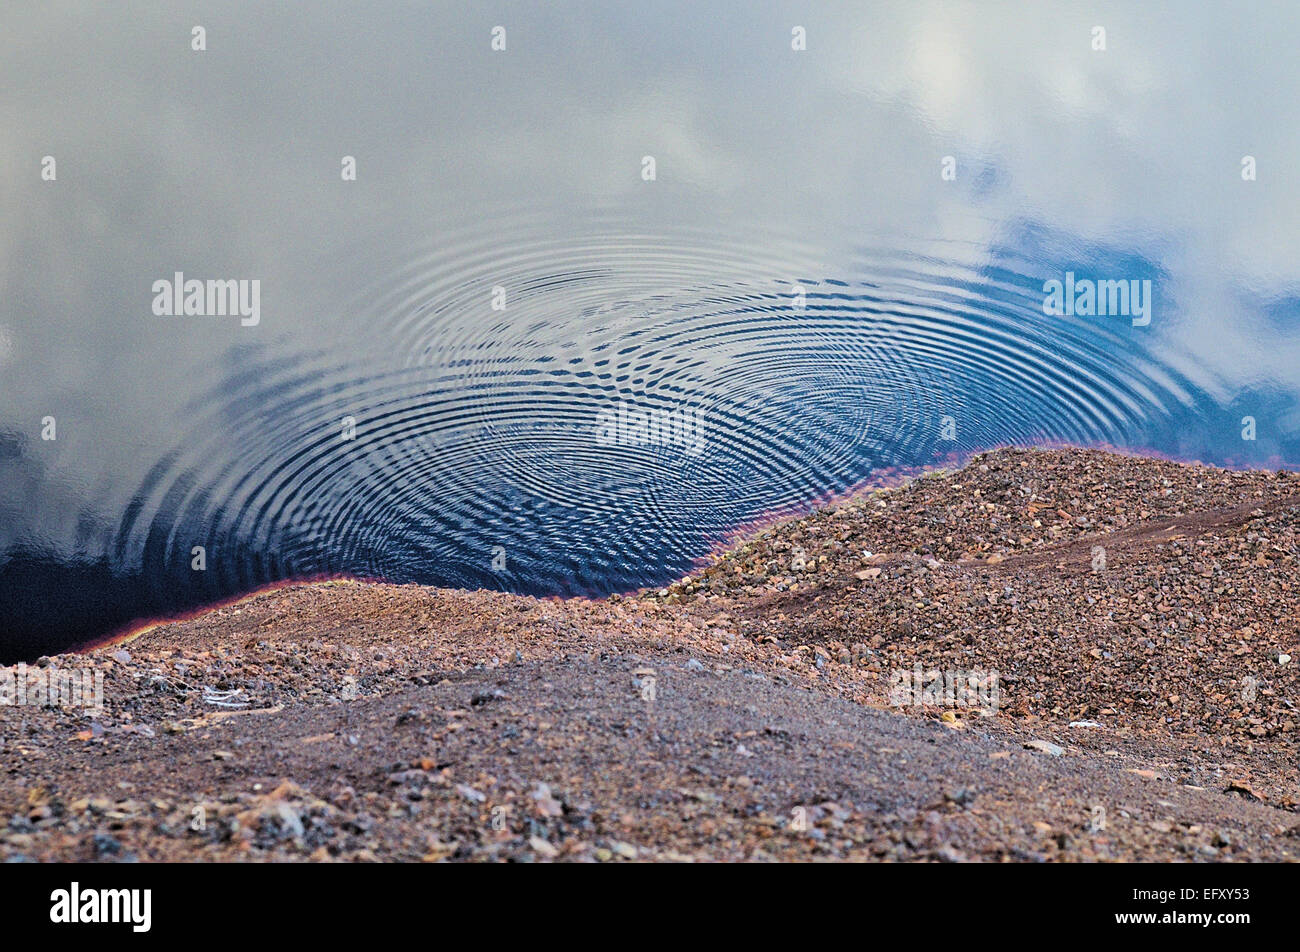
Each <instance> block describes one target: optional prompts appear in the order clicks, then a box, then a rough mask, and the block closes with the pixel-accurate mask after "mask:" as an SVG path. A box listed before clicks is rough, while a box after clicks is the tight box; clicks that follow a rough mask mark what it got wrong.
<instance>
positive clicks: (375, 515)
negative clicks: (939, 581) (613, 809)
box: [47, 216, 1205, 640]
mask: <svg viewBox="0 0 1300 952" xmlns="http://www.w3.org/2000/svg"><path fill="white" fill-rule="evenodd" d="M569 231H570V232H571V233H572V234H573V235H574V237H570V238H556V237H555V234H556V229H554V228H553V227H544V226H543V223H541V222H539V221H536V220H533V219H529V218H526V217H523V216H520V217H519V219H518V220H515V221H511V222H508V223H502V222H499V221H498V222H494V223H492V226H491V227H484V226H474V227H470V228H467V229H466V230H465V231H464V232H463V233H456V232H452V233H448V234H444V235H443V236H442V238H441V240H440V242H439V244H438V247H436V248H433V249H431V250H430V251H428V252H427V253H425V254H421V255H418V256H415V257H413V258H412V260H411V261H409V262H408V263H406V264H404V265H403V266H402V267H400V268H398V269H396V270H394V271H392V272H391V273H388V274H385V275H383V276H382V277H380V278H377V279H376V280H374V281H373V282H371V285H370V287H369V288H368V289H367V290H366V291H365V292H364V293H362V294H361V295H359V297H358V299H357V301H356V302H354V303H353V304H351V305H347V306H345V307H341V308H340V313H338V314H337V315H334V316H332V317H331V318H330V319H329V320H328V321H327V322H326V326H322V328H321V330H320V334H319V338H318V340H319V343H318V344H305V343H304V342H302V341H298V340H286V341H279V342H277V343H275V344H274V345H268V344H263V345H260V346H247V345H246V346H243V347H241V348H239V349H238V350H237V351H232V353H231V354H230V355H229V357H230V359H229V360H228V361H226V362H225V363H224V364H223V366H224V367H226V368H228V369H227V370H225V371H224V372H223V373H222V374H221V376H220V379H218V380H216V381H214V382H213V383H212V385H211V386H210V387H209V388H208V392H205V393H203V394H202V395H201V397H200V398H199V399H196V400H195V401H194V403H193V406H192V408H191V409H192V419H193V421H194V422H193V424H192V427H191V429H190V432H189V434H188V435H187V436H186V438H185V439H183V440H181V441H180V442H179V443H178V444H177V445H176V446H174V447H173V448H172V449H171V450H170V451H169V452H167V453H166V454H165V455H163V456H162V457H161V458H160V459H159V460H158V462H157V463H156V465H154V466H153V468H152V470H151V471H150V473H149V476H148V478H147V479H146V480H145V481H144V482H143V484H142V485H140V487H139V488H138V490H137V491H136V492H135V494H134V498H133V502H132V504H131V506H130V508H129V510H128V511H127V512H126V513H125V514H124V515H123V516H122V518H121V520H120V522H119V523H118V525H117V527H116V530H115V531H114V532H113V534H112V536H113V538H112V546H111V551H109V552H107V553H105V558H106V561H107V563H108V564H109V565H110V566H111V570H112V574H113V576H114V578H115V579H116V580H117V581H115V582H114V583H113V585H116V586H117V588H116V589H114V591H117V592H118V595H117V596H115V597H117V598H118V601H119V602H120V604H121V606H123V607H121V608H120V610H119V612H118V615H119V616H124V617H131V616H133V615H141V614H161V613H165V612H168V611H173V610H175V609H177V608H181V607H185V606H188V605H192V604H198V603H201V602H204V601H215V600H217V599H220V598H223V597H227V596H229V595H231V594H235V593H238V592H241V591H246V590H249V589H252V588H255V587H257V586H260V585H263V584H266V583H268V582H272V581H276V580H280V579H285V578H291V577H311V576H320V575H334V574H344V575H351V576H360V577H368V578H381V579H386V580H390V581H396V582H408V581H410V582H421V583H430V584H440V585H452V586H484V587H493V588H503V589H510V590H517V591H524V592H530V593H535V594H574V593H602V592H609V591H621V590H627V589H630V588H634V587H639V586H643V585H652V584H661V583H663V582H664V581H665V580H667V579H669V578H672V577H675V576H677V575H678V574H680V573H681V572H682V571H683V570H685V569H687V568H689V566H690V565H691V563H692V561H693V560H695V559H697V558H698V557H700V556H701V555H702V554H703V553H704V552H706V551H707V549H708V547H709V545H710V543H711V542H712V541H713V540H716V539H718V538H720V537H722V536H723V535H724V534H725V533H727V532H728V531H729V530H730V529H733V528H734V527H736V526H738V525H741V524H743V523H746V522H748V521H751V520H753V519H755V518H758V517H760V516H763V515H767V514H771V513H775V512H786V511H795V510H798V509H800V508H802V507H806V506H808V505H810V504H812V503H814V502H816V501H817V500H819V499H823V498H825V497H826V496H828V495H830V494H834V493H837V492H842V491H844V490H846V489H848V488H850V487H852V486H854V485H856V484H858V483H861V482H862V481H864V480H866V479H868V478H869V477H870V475H871V474H872V472H873V471H875V470H877V469H878V468H880V467H886V466H889V467H898V466H903V467H909V466H921V465H925V464H928V463H933V462H935V461H936V460H941V459H947V458H950V457H952V456H954V455H960V454H962V453H964V452H966V451H969V450H972V449H975V448H981V447H987V446H992V445H998V444H1004V443H1019V444H1030V443H1035V442H1041V441H1046V440H1051V441H1063V442H1069V443H1076V444H1093V443H1100V442H1106V443H1110V444H1115V445H1149V444H1150V443H1151V436H1152V434H1154V433H1163V432H1169V431H1170V430H1171V429H1172V428H1173V427H1172V423H1173V421H1174V420H1179V421H1185V420H1186V419H1187V417H1188V416H1189V415H1194V414H1196V413H1197V412H1199V407H1200V406H1201V405H1203V404H1204V402H1205V398H1204V396H1203V394H1201V393H1200V392H1199V391H1198V390H1197V388H1196V387H1194V386H1193V385H1192V384H1191V383H1189V382H1188V381H1186V380H1184V379H1183V378H1181V377H1180V376H1179V375H1178V374H1176V373H1174V372H1173V371H1171V370H1170V369H1169V368H1168V365H1167V364H1166V363H1162V362H1161V361H1160V360H1158V359H1156V358H1155V357H1154V356H1153V354H1152V352H1151V347H1150V341H1151V338H1149V337H1143V336H1141V335H1140V334H1138V333H1135V330H1136V329H1131V328H1129V327H1128V326H1127V324H1126V323H1110V324H1107V323H1104V322H1102V321H1097V320H1091V321H1085V320H1073V319H1065V318H1047V317H1044V316H1043V313H1042V308H1041V304H1042V293H1041V287H1042V281H1043V280H1044V276H1045V275H1047V276H1051V274H1052V273H1053V272H1054V270H1055V269H1056V265H1055V263H1050V266H1047V267H1046V268H1045V267H1044V265H1043V264H1042V263H1039V264H1031V263H1030V262H1028V261H1027V260H1024V259H1022V258H1020V257H1018V256H1017V255H1016V254H1015V253H1014V252H1010V251H1000V252H997V253H993V252H990V251H989V250H988V249H987V248H985V249H979V248H974V247H963V246H958V245H954V244H951V243H946V244H931V245H926V244H917V245H914V246H913V247H910V248H908V249H907V250H906V251H905V252H904V251H900V250H894V251H892V252H883V251H874V250H859V251H857V252H855V253H853V254H852V255H849V256H841V258H840V260H838V261H837V262H836V264H835V266H834V268H833V269H832V267H831V266H830V265H829V264H828V263H827V262H826V260H825V259H824V257H822V256H819V253H818V251H817V250H816V249H814V248H812V247H810V246H808V245H806V244H804V243H802V242H799V241H796V240H792V239H790V238H788V237H783V236H773V235H761V236H751V237H749V238H747V239H746V240H740V239H736V238H734V237H732V236H728V235H723V234H716V233H708V232H703V231H692V230H687V229H671V230H665V231H662V232H658V233H650V232H647V231H643V230H635V229H629V228H627V227H624V226H620V223H619V222H618V221H617V220H604V219H595V220H592V221H591V222H589V223H587V226H586V227H585V228H581V229H570V230H569ZM502 235H505V236H509V237H506V238H505V239H503V238H502V237H501V236H502ZM1067 264H1068V263H1067ZM642 414H644V415H646V417H645V418H646V419H647V420H649V419H651V418H653V419H655V420H656V421H659V422H661V423H663V424H664V425H663V426H661V428H660V432H659V434H658V437H657V438H655V437H654V436H653V435H652V431H651V430H650V429H649V427H648V426H647V427H646V428H645V429H644V430H643V429H642V428H641V427H640V426H638V423H639V421H640V419H641V416H640V415H642ZM620 415H622V416H620ZM620 420H625V421H627V422H626V425H625V426H623V427H620V426H619V425H618V421H620ZM611 421H613V423H611ZM684 424H685V425H684ZM353 429H354V430H355V433H354V434H353V432H352V430H353ZM195 547H202V548H203V551H204V554H205V558H206V560H207V561H206V569H205V571H203V572H195V571H193V569H192V565H191V560H192V554H193V553H194V551H195ZM109 587H110V589H111V588H112V586H109ZM80 634H82V635H83V636H84V635H88V634H93V633H92V632H81V633H80ZM64 637H65V639H66V638H67V633H64ZM47 640H48V639H47Z"/></svg>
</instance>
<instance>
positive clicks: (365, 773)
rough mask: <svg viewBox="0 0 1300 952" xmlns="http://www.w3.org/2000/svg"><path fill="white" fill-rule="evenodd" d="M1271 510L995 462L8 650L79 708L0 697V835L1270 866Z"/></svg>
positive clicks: (1282, 786)
mask: <svg viewBox="0 0 1300 952" xmlns="http://www.w3.org/2000/svg"><path fill="white" fill-rule="evenodd" d="M1298 532H1300V477H1298V476H1296V475H1294V474H1290V473H1265V472H1236V471H1226V470H1220V469H1214V468H1210V467H1202V466H1191V465H1184V464H1178V463H1172V462H1166V461H1161V460H1152V459H1145V458H1135V457H1127V456H1119V455H1114V454H1107V453H1103V452H1099V451H1090V450H998V451H995V452H992V453H988V454H984V455H982V456H980V457H976V458H975V459H974V460H972V461H971V462H970V463H969V464H968V465H966V466H965V467H964V468H962V469H961V470H957V471H953V472H943V473H934V474H930V475H927V476H925V477H922V478H918V479H915V480H913V481H911V482H908V483H906V484H904V485H902V486H899V487H896V488H892V489H888V490H880V491H874V492H865V493H862V494H860V495H858V496H855V497H854V498H852V499H849V500H846V501H842V502H838V503H835V504H833V505H830V506H828V507H826V508H824V509H821V510H818V511H817V512H815V513H813V514H811V515H808V516H805V517H802V518H798V519H790V520H786V521H783V522H780V523H777V524H774V525H770V526H767V527H766V528H763V529H762V530H760V531H757V532H755V533H753V534H751V535H749V536H748V537H746V538H744V539H742V540H738V541H737V542H736V543H735V544H734V545H733V546H732V547H731V548H729V549H728V550H727V551H726V552H723V553H720V554H719V555H718V556H716V557H714V558H712V559H711V560H709V563H708V564H707V565H706V566H704V567H702V568H701V569H699V570H698V571H697V572H695V573H693V574H691V575H690V576H688V577H686V578H685V579H682V580H680V581H679V582H676V583H674V584H673V585H671V586H669V587H667V588H665V589H661V590H657V591H647V592H643V593H638V594H635V595H629V596H625V597H619V596H613V597H611V598H609V599H605V600H598V601H593V600H585V599H571V600H564V601H560V600H539V599H533V598H527V597H520V596H513V595H506V594H501V593H494V592H484V591H479V592H462V591H448V590H441V589H429V588H421V587H418V586H393V585H381V584H369V583H359V582H323V583H315V584H303V585H293V586H287V587H282V588H278V589H275V590H270V591H266V592H262V593H258V594H255V595H253V596H250V597H249V598H247V599H244V600H242V601H240V602H238V603H236V604H233V605H229V606H225V607H221V608H216V609H213V610H211V611H208V612H206V613H204V614H201V615H199V616H198V617H195V618H192V619H189V620H185V621H178V622H171V623H164V624H159V625H155V626H152V627H150V628H148V629H147V630H144V631H142V632H139V633H136V634H135V635H134V636H133V637H131V638H130V639H128V640H124V641H119V642H117V643H114V644H108V645H103V646H100V647H98V648H96V649H94V650H93V651H90V652H88V653H85V654H81V655H63V656H59V657H57V658H49V659H41V661H40V662H37V663H34V664H33V669H34V670H35V671H37V672H39V671H41V670H46V671H48V670H49V669H51V668H57V669H61V670H72V669H85V668H90V669H93V672H94V673H97V674H98V673H102V675H103V695H104V697H103V708H102V710H99V711H87V710H85V709H73V708H66V707H40V706H35V705H31V704H28V705H19V706H7V707H0V750H3V754H4V762H5V770H4V774H3V777H0V823H3V824H4V829H3V831H2V832H0V857H3V858H5V859H7V860H24V859H26V860H104V861H127V860H133V859H136V860H142V861H143V860H223V861H257V860H264V861H265V860H276V861H279V860H314V861H376V860H403V861H421V860H423V861H437V860H465V861H491V860H519V861H547V860H576V861H597V862H626V861H630V860H665V861H710V860H919V861H964V860H971V861H993V862H998V861H1088V860H1201V861H1218V860H1291V859H1296V858H1297V857H1300V816H1297V809H1298V801H1300V788H1298V786H1297V754H1298V753H1300V751H1298V749H1297V731H1296V722H1297V712H1296V709H1295V703H1296V698H1297V686H1298V685H1297V676H1296V666H1297V662H1296V661H1293V660H1292V657H1293V656H1294V655H1295V654H1296V649H1297V647H1298V642H1300V635H1298V634H1297V633H1298V632H1300V597H1298V596H1297V592H1296V590H1295V581H1294V579H1295V570H1296V560H1297V557H1298V556H1300V535H1298ZM42 666H43V667H42ZM936 672H937V673H943V672H952V673H954V674H955V676H956V681H957V683H958V684H959V689H958V690H957V691H956V692H952V691H949V692H946V693H945V692H942V691H941V692H939V693H937V694H935V693H933V692H932V693H926V692H925V691H923V690H921V689H920V687H919V682H924V683H925V684H927V685H930V686H933V680H932V675H933V674H934V673H936ZM953 683H954V678H953V675H949V676H948V680H947V681H946V682H945V684H946V685H947V686H949V687H951V685H952V684H953ZM977 684H978V685H979V690H975V689H974V688H973V687H971V689H970V690H967V691H964V692H963V691H962V690H961V689H960V687H961V686H965V687H970V686H973V685H977Z"/></svg>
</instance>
